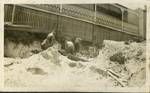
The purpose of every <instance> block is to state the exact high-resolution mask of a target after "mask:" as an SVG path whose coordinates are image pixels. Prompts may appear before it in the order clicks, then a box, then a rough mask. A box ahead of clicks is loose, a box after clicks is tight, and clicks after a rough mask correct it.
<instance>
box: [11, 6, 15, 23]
mask: <svg viewBox="0 0 150 93" xmlns="http://www.w3.org/2000/svg"><path fill="white" fill-rule="evenodd" d="M15 10H16V5H14V6H13V10H12V17H11V23H12V24H13V23H14V18H15Z"/></svg>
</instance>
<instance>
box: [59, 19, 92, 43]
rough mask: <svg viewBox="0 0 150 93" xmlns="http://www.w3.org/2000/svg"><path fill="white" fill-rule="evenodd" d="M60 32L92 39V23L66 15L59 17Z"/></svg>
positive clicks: (88, 39)
mask: <svg viewBox="0 0 150 93" xmlns="http://www.w3.org/2000/svg"><path fill="white" fill-rule="evenodd" d="M61 25H62V28H61V29H62V34H63V35H68V36H72V37H80V38H82V39H84V40H86V41H92V31H93V25H92V24H89V23H86V22H82V21H78V20H74V19H71V18H67V17H62V18H61Z"/></svg>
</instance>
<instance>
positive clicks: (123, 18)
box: [121, 9, 124, 32]
mask: <svg viewBox="0 0 150 93" xmlns="http://www.w3.org/2000/svg"><path fill="white" fill-rule="evenodd" d="M121 12H122V15H121V16H122V18H121V22H122V23H121V26H122V32H124V31H123V30H124V29H123V26H124V25H123V20H124V10H123V9H121Z"/></svg>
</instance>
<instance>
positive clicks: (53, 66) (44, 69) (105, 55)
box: [4, 37, 146, 90]
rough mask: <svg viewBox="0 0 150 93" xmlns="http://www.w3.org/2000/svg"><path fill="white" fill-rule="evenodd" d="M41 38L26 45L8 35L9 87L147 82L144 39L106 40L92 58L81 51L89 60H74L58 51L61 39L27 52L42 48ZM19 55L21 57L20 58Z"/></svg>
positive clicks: (112, 85)
mask: <svg viewBox="0 0 150 93" xmlns="http://www.w3.org/2000/svg"><path fill="white" fill-rule="evenodd" d="M34 38H35V37H34ZM7 40H8V41H7ZM16 40H18V38H17V39H16ZM30 40H32V39H30ZM41 40H42V38H41ZM41 40H39V39H35V40H34V41H32V42H31V43H29V45H28V47H27V46H25V45H26V44H25V43H22V41H21V43H20V42H19V43H16V41H14V40H10V39H9V37H7V38H5V56H7V57H5V59H4V61H5V64H4V68H5V70H4V72H5V76H4V77H5V86H6V87H50V88H51V89H53V88H55V89H60V90H63V89H80V88H83V89H85V88H87V87H90V88H91V89H93V90H97V89H99V88H100V87H143V86H145V80H146V71H145V66H146V54H145V52H146V44H145V42H142V43H136V42H132V43H130V44H125V42H123V41H122V42H117V41H110V40H104V42H103V43H104V47H103V48H102V49H100V50H99V53H98V56H97V57H94V58H90V57H85V55H84V56H82V55H81V54H79V55H80V57H83V58H87V60H89V62H82V61H73V60H70V59H68V58H67V57H66V56H63V55H61V54H60V53H59V52H58V50H59V49H60V44H59V43H57V44H55V45H54V46H53V47H50V48H48V49H47V50H45V51H41V52H39V53H37V54H28V53H30V51H31V50H35V49H36V50H40V47H39V45H40V43H39V42H41ZM35 42H36V43H35ZM20 47H25V48H24V49H23V48H20ZM9 51H12V52H9ZM16 51H20V52H23V51H24V52H23V53H26V51H29V52H27V54H25V55H21V54H23V53H20V54H19V52H16ZM84 52H86V51H84ZM118 53H121V55H122V56H123V58H124V59H125V60H124V62H123V63H121V64H120V63H119V62H118V59H119V61H120V57H121V58H122V56H118V55H116V54H118ZM18 55H20V56H19V57H21V58H22V59H20V58H18ZM26 55H27V56H26ZM9 56H11V58H10V57H9ZM88 56H89V55H88ZM112 56H113V57H115V58H114V59H115V60H111V59H110V58H111V57H112ZM116 56H117V57H116ZM108 70H111V71H113V72H115V73H116V74H117V75H118V77H119V78H118V80H119V81H121V83H119V82H118V81H117V80H116V78H114V77H112V76H111V75H110V74H108ZM39 81H40V82H39ZM64 86H65V87H64Z"/></svg>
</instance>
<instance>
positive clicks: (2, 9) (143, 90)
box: [0, 0, 150, 92]
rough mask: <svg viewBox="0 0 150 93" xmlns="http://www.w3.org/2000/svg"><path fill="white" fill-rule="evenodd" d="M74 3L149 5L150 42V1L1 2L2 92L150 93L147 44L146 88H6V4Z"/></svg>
mask: <svg viewBox="0 0 150 93" xmlns="http://www.w3.org/2000/svg"><path fill="white" fill-rule="evenodd" d="M72 3H76V4H79V3H86V4H87V3H122V4H124V3H130V4H132V3H137V4H138V3H139V4H145V5H147V10H148V11H147V12H148V13H147V41H146V42H147V43H148V40H150V0H1V2H0V29H1V31H0V54H1V56H0V59H1V62H0V73H1V74H0V79H1V80H0V91H1V90H2V91H70V92H71V91H76V92H149V88H150V84H149V82H150V79H149V78H150V75H149V74H150V72H149V69H148V67H149V53H148V51H150V50H149V49H150V48H149V47H150V45H149V44H147V46H146V48H147V52H146V59H147V61H146V77H147V80H146V81H147V82H146V86H145V87H142V88H139V87H132V88H118V87H117V88H113V87H110V88H100V89H95V90H92V89H90V88H87V89H88V90H86V89H74V88H63V89H58V88H53V89H51V90H49V88H8V87H7V88H6V87H4V67H3V62H4V57H3V55H4V50H3V49H4V48H3V47H4V4H72Z"/></svg>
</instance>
